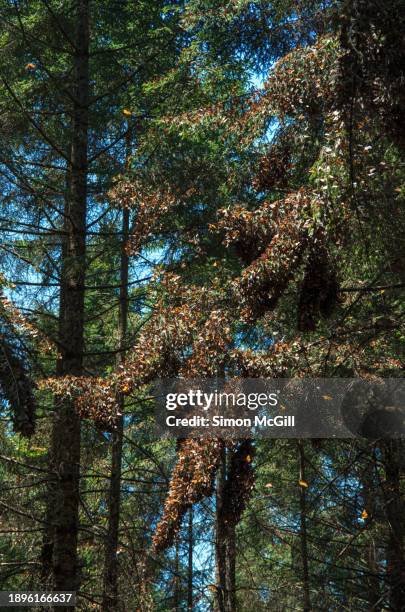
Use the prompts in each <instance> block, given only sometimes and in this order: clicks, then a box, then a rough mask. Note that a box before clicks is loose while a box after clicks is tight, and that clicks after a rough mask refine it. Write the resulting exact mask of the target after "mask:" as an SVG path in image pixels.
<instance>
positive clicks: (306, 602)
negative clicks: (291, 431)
mask: <svg viewBox="0 0 405 612" xmlns="http://www.w3.org/2000/svg"><path fill="white" fill-rule="evenodd" d="M298 458H299V480H301V481H303V482H305V454H304V444H303V442H302V440H299V441H298ZM299 489H300V543H301V560H302V582H303V610H304V612H309V610H311V598H310V590H309V568H308V540H307V507H306V506H307V500H306V491H305V487H304V486H300V488H299Z"/></svg>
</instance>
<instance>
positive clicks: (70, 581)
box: [42, 0, 89, 591]
mask: <svg viewBox="0 0 405 612" xmlns="http://www.w3.org/2000/svg"><path fill="white" fill-rule="evenodd" d="M76 8H77V27H76V41H75V47H76V50H75V54H74V79H75V88H74V89H75V91H74V104H73V111H72V112H73V115H72V117H73V118H72V141H71V157H70V168H69V169H68V171H67V172H68V177H69V188H68V195H67V198H66V202H65V211H64V219H65V223H64V232H65V244H64V246H63V249H62V269H61V295H60V309H59V332H60V338H59V340H60V345H61V350H60V353H61V354H60V359H59V361H58V364H57V374H58V375H60V376H65V375H75V376H80V375H81V374H82V366H83V342H84V333H83V332H84V292H85V269H86V209H87V174H88V160H87V146H88V99H89V1H88V0H77V3H76ZM50 469H51V472H52V479H51V480H52V482H51V484H50V494H49V497H48V509H47V523H48V525H49V533H48V535H47V536H46V537H45V541H44V547H43V556H42V558H43V563H44V565H43V575H44V576H46V574H47V572H48V569H49V567H47V564H48V566H49V564H51V566H52V578H53V580H52V582H53V588H54V589H55V590H59V591H64V590H65V591H69V590H78V588H79V583H80V578H79V571H78V559H77V539H78V510H79V478H80V420H79V417H78V415H77V413H76V410H75V407H74V405H73V402H72V400H71V399H69V398H66V397H65V398H62V399H61V400H60V401H58V402H57V405H56V410H55V417H54V421H53V427H52V442H51V453H50Z"/></svg>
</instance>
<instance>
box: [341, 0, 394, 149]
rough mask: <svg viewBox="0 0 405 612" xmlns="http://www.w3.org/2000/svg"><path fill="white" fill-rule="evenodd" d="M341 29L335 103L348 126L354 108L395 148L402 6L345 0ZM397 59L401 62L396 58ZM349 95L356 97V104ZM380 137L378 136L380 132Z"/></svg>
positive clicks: (374, 0)
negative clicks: (374, 125)
mask: <svg viewBox="0 0 405 612" xmlns="http://www.w3.org/2000/svg"><path fill="white" fill-rule="evenodd" d="M342 24H343V25H342V28H341V33H340V41H339V42H340V46H341V48H342V51H343V53H342V54H341V57H340V61H339V71H340V74H339V82H340V88H339V90H338V95H339V97H338V100H337V103H338V104H339V106H340V107H341V108H343V109H344V110H345V111H346V123H347V126H348V128H349V130H350V129H351V128H350V126H352V125H353V120H354V118H355V116H353V112H356V113H357V114H356V117H357V118H360V117H359V113H360V114H361V115H362V118H363V119H364V117H366V116H372V117H373V119H376V120H377V122H378V125H379V126H380V128H383V131H384V132H385V133H386V134H388V136H389V137H390V138H392V139H393V141H394V142H395V143H397V144H398V145H399V146H400V147H403V145H404V143H405V110H404V109H405V92H404V86H403V83H404V78H405V72H404V65H405V45H404V33H403V4H402V2H401V0H397V1H396V2H390V3H387V2H378V0H357V1H356V2H346V3H345V10H344V15H343V19H342ZM401 57H402V60H401ZM354 97H355V100H356V103H355V105H354V106H353V103H354ZM379 136H381V134H379Z"/></svg>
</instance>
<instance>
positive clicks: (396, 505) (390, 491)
mask: <svg viewBox="0 0 405 612" xmlns="http://www.w3.org/2000/svg"><path fill="white" fill-rule="evenodd" d="M381 449H382V456H383V463H384V469H385V483H384V497H385V512H386V517H387V521H388V528H389V538H388V546H387V582H388V586H389V593H390V597H389V603H390V609H391V610H403V609H404V608H403V606H404V602H405V549H404V539H405V512H404V500H403V493H402V492H401V487H403V482H402V483H401V481H402V480H403V476H404V462H405V459H404V451H405V448H404V443H403V440H400V439H392V440H386V441H384V442H383V443H382V445H381Z"/></svg>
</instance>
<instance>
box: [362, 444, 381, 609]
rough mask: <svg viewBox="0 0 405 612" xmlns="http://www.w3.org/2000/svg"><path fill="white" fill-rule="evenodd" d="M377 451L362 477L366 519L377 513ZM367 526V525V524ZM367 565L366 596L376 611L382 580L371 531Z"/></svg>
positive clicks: (371, 607)
mask: <svg viewBox="0 0 405 612" xmlns="http://www.w3.org/2000/svg"><path fill="white" fill-rule="evenodd" d="M375 459H376V458H375V452H374V449H373V452H372V454H371V455H370V460H369V461H368V463H367V466H366V468H365V471H364V475H363V477H362V484H363V496H364V509H365V510H366V512H367V517H368V518H366V520H367V521H370V520H372V519H373V517H374V515H375V505H376V504H375V495H376V491H375V489H376V487H375V478H374V475H375ZM366 526H367V525H366ZM366 555H367V566H368V571H369V574H368V576H367V578H366V589H367V593H366V597H367V601H368V606H369V610H370V612H376V611H377V610H378V607H379V605H380V603H381V594H380V581H379V576H378V560H377V555H376V542H375V538H374V536H373V534H372V532H371V535H370V540H369V542H368V545H367V551H366Z"/></svg>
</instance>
